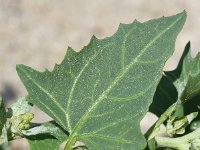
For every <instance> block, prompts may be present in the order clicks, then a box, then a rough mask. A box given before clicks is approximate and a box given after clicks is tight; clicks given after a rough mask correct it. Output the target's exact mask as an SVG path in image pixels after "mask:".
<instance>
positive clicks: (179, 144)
mask: <svg viewBox="0 0 200 150" xmlns="http://www.w3.org/2000/svg"><path fill="white" fill-rule="evenodd" d="M199 140H200V128H198V129H197V130H195V131H193V132H191V133H189V134H187V135H185V136H182V137H178V138H169V137H157V136H156V137H155V141H156V143H157V146H158V147H168V148H174V149H177V150H189V149H191V148H192V147H194V149H196V150H197V149H198V150H199V149H200V141H199Z"/></svg>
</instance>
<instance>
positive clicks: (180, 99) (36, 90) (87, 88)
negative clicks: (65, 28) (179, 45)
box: [0, 11, 200, 150]
mask: <svg viewBox="0 0 200 150" xmlns="http://www.w3.org/2000/svg"><path fill="white" fill-rule="evenodd" d="M185 19H186V12H185V11H184V12H182V13H179V14H177V15H174V16H170V17H161V18H158V19H153V20H150V21H147V22H144V23H140V22H138V21H136V20H135V21H134V22H133V23H131V24H120V26H119V29H118V31H117V32H116V33H115V34H114V35H113V36H111V37H108V38H105V39H97V38H96V37H95V36H93V37H92V38H91V41H90V43H89V44H88V45H87V46H85V47H84V48H83V49H82V50H81V51H80V52H75V51H74V50H73V49H72V48H68V50H67V52H66V56H65V58H64V60H63V61H62V63H61V64H59V65H58V64H56V65H55V67H54V69H53V71H51V72H50V71H48V70H46V71H45V72H39V71H36V70H34V69H32V68H30V67H27V66H24V65H17V72H18V75H19V77H20V79H21V80H22V82H23V84H24V86H25V87H26V89H27V91H28V95H27V96H25V97H22V98H20V99H19V100H18V101H17V102H16V103H14V104H13V105H12V106H11V107H10V108H8V109H5V107H4V105H3V100H2V99H0V135H1V139H0V145H1V149H9V146H8V143H9V141H11V140H14V139H16V138H26V139H27V140H28V142H29V145H30V149H31V150H36V149H37V150H40V149H41V150H45V149H48V150H51V149H52V150H57V149H60V145H61V144H62V143H63V142H65V146H64V149H65V150H71V149H78V150H84V149H89V150H129V149H130V150H143V149H150V150H155V149H157V148H162V149H165V148H172V149H178V150H189V149H194V150H198V149H200V128H199V124H200V123H199V122H200V120H199V119H200V116H199V115H198V111H199V104H200V101H199V97H200V55H199V54H198V55H197V56H196V57H195V58H192V57H191V55H190V43H188V44H187V45H186V47H185V50H184V53H183V55H182V57H181V59H180V62H179V64H178V66H177V68H176V69H175V70H173V71H167V72H163V67H164V64H165V62H166V61H167V59H168V58H169V57H170V56H171V55H172V53H173V50H174V45H175V40H176V37H177V35H178V33H179V32H180V30H181V29H182V27H183V25H184V23H185ZM33 105H36V106H37V107H39V108H40V109H41V110H42V111H44V112H45V113H46V114H48V115H49V116H50V117H51V118H52V121H50V122H45V123H41V124H36V123H33V122H31V120H32V119H33V117H34V115H33V114H32V113H31V112H30V109H31V107H32V106H33ZM148 111H150V112H152V113H154V114H156V115H157V116H158V120H157V122H156V123H155V124H154V125H152V127H151V128H150V129H149V130H148V131H147V132H146V134H144V135H143V134H142V133H141V130H140V121H141V120H142V118H143V117H144V116H145V114H146V113H147V112H148ZM163 124H164V125H165V129H160V126H161V125H163ZM163 134H164V135H165V136H163Z"/></svg>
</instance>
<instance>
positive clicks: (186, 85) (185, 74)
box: [166, 43, 200, 103]
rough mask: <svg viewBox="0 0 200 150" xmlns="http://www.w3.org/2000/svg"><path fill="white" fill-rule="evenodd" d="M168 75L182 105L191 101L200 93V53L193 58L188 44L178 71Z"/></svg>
mask: <svg viewBox="0 0 200 150" xmlns="http://www.w3.org/2000/svg"><path fill="white" fill-rule="evenodd" d="M180 70H181V72H180ZM166 74H167V75H168V77H169V78H171V79H172V80H173V82H174V85H175V87H176V89H177V91H178V99H179V100H180V101H181V103H184V102H186V101H188V100H191V99H192V98H194V97H195V96H197V95H199V93H200V84H199V83H200V82H199V81H200V53H198V54H197V56H196V57H195V58H192V57H191V55H190V43H188V44H187V46H186V48H185V51H184V53H183V56H182V58H181V61H180V62H179V65H178V67H177V69H176V70H174V71H171V72H166Z"/></svg>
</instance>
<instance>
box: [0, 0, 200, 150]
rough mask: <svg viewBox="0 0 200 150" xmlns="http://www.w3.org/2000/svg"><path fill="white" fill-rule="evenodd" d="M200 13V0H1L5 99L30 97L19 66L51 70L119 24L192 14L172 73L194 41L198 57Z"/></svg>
mask: <svg viewBox="0 0 200 150" xmlns="http://www.w3.org/2000/svg"><path fill="white" fill-rule="evenodd" d="M199 8H200V1H199V0H187V1H186V0H171V1H170V0H162V1H161V0H57V1H56V0H54V1H53V0H33V1H28V0H0V94H1V95H3V97H4V100H5V101H6V104H7V106H9V105H10V104H11V103H13V101H14V100H16V98H17V97H19V96H23V95H26V94H27V92H26V90H25V88H24V86H23V85H22V83H21V81H20V80H19V78H18V76H17V73H16V71H15V66H16V64H25V65H28V66H31V67H33V68H35V69H37V70H41V71H43V70H44V69H45V68H48V69H50V70H51V69H52V68H53V66H54V64H55V63H60V62H61V61H62V59H63V57H64V54H65V52H66V49H67V47H68V46H71V47H72V48H74V49H75V50H76V51H79V50H80V49H81V48H82V47H83V46H84V45H87V44H88V42H89V40H90V37H91V36H92V35H93V34H94V35H96V36H97V37H98V38H104V37H107V36H111V35H112V34H113V33H114V32H116V30H117V27H118V25H119V23H131V22H132V21H133V20H134V19H137V20H139V21H141V22H144V21H147V20H149V19H152V18H157V17H161V16H163V15H164V16H169V15H174V14H177V13H179V12H182V11H183V10H186V11H187V14H188V17H187V22H186V24H185V26H184V28H183V31H182V32H181V33H180V35H179V36H178V39H177V41H176V48H175V53H174V55H173V56H172V57H171V58H170V60H169V61H168V62H167V63H166V67H165V70H172V69H174V68H175V67H176V65H177V62H178V60H179V58H180V56H181V54H182V51H183V49H184V46H185V45H186V43H187V42H188V41H191V45H192V56H194V55H196V53H197V52H198V50H200V42H199V39H200V14H199V10H200V9H199ZM33 112H34V113H35V114H36V119H35V121H37V122H41V121H44V120H49V119H50V118H49V117H48V116H47V115H45V114H44V113H42V112H40V111H39V110H38V109H37V108H34V109H33ZM153 118H154V120H155V117H153ZM149 120H152V117H146V119H145V120H144V121H143V123H142V129H143V131H144V130H145V129H146V128H147V126H148V125H149ZM12 149H15V150H16V149H19V150H26V149H28V146H27V142H26V141H25V140H20V141H16V142H14V143H12Z"/></svg>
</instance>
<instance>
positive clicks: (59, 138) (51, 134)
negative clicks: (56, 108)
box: [27, 122, 68, 150]
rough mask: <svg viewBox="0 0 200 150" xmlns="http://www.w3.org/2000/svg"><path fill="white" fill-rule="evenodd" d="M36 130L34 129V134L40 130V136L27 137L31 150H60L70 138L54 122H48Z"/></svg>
mask: <svg viewBox="0 0 200 150" xmlns="http://www.w3.org/2000/svg"><path fill="white" fill-rule="evenodd" d="M35 128H36V129H35ZM35 128H32V133H34V132H33V130H35V132H38V131H37V130H39V134H36V135H31V136H27V139H28V142H29V145H30V149H31V150H59V149H60V148H59V147H60V145H61V144H62V143H63V142H64V141H66V140H67V138H68V134H67V133H66V132H65V131H63V129H62V128H61V127H59V126H58V125H57V124H56V123H54V122H46V123H43V124H42V125H41V126H39V127H35ZM43 131H44V133H42V132H43ZM47 131H48V132H47ZM27 133H28V132H27Z"/></svg>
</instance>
